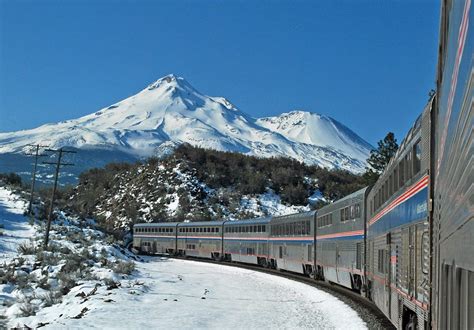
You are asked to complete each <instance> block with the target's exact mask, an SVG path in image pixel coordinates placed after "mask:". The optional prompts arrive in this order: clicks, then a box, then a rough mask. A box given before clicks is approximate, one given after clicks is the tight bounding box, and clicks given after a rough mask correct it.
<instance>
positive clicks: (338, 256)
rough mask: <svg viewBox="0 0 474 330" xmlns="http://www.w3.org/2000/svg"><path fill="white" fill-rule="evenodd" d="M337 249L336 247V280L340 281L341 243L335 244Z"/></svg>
mask: <svg viewBox="0 0 474 330" xmlns="http://www.w3.org/2000/svg"><path fill="white" fill-rule="evenodd" d="M335 249H336V255H335V257H336V260H335V263H334V265H335V267H336V280H337V283H339V267H340V266H339V264H340V258H341V255H340V254H339V245H338V244H337V243H336V244H335Z"/></svg>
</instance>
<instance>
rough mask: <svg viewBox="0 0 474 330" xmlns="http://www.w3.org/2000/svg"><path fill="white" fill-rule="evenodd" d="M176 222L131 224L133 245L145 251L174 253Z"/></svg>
mask: <svg viewBox="0 0 474 330" xmlns="http://www.w3.org/2000/svg"><path fill="white" fill-rule="evenodd" d="M178 224H179V223H177V222H165V223H141V224H140V223H139V224H136V225H134V226H133V246H134V247H135V249H137V250H139V251H143V252H145V253H151V254H155V253H160V254H163V253H174V251H176V226H178Z"/></svg>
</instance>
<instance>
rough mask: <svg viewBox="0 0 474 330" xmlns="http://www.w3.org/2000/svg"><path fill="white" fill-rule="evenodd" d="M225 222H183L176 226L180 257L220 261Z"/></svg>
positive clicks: (177, 248) (177, 249) (177, 246)
mask: <svg viewBox="0 0 474 330" xmlns="http://www.w3.org/2000/svg"><path fill="white" fill-rule="evenodd" d="M223 224H224V222H223V221H207V222H183V223H179V224H178V225H177V226H176V229H177V235H176V251H177V254H178V255H186V256H191V257H198V258H209V259H216V260H219V259H220V258H221V256H222V235H223V228H222V225H223Z"/></svg>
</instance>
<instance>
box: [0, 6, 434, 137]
mask: <svg viewBox="0 0 474 330" xmlns="http://www.w3.org/2000/svg"><path fill="white" fill-rule="evenodd" d="M439 8H440V5H439V1H436V0H413V1H410V0H393V1H392V0H373V1H369V0H360V1H358V0H335V1H259V2H257V1H250V0H248V1H205V0H203V1H131V0H130V1H118V0H115V1H112V0H107V1H106V0H102V1H87V0H81V1H77V0H71V1H51V0H49V1H25V0H23V1H20V0H16V1H15V0H0V131H1V132H6V131H13V130H19V129H27V128H33V127H36V126H39V125H41V124H44V123H47V122H56V121H60V120H65V119H71V118H76V117H79V116H82V115H85V114H89V113H92V112H94V111H96V110H98V109H100V108H102V107H104V106H108V105H110V104H112V103H115V102H117V101H119V100H121V99H123V98H125V97H128V96H130V95H132V94H135V93H136V92H138V91H139V90H141V89H143V88H144V87H145V86H146V85H147V84H149V83H151V82H152V81H154V80H156V79H158V78H160V77H161V76H164V75H166V74H169V73H175V74H177V75H180V76H183V77H184V78H186V79H187V80H188V81H189V82H190V83H191V84H192V85H193V86H194V87H195V88H196V89H198V90H199V91H201V92H202V93H204V94H207V95H212V96H224V97H226V98H228V99H229V100H230V101H231V102H233V103H234V104H235V105H236V106H237V107H239V108H240V109H241V110H242V111H244V112H246V113H248V114H250V115H252V116H254V117H261V116H272V115H277V114H279V113H282V112H287V111H290V110H293V109H300V110H307V111H312V112H317V113H323V114H326V115H329V116H331V117H333V118H335V119H337V120H339V121H341V122H342V123H344V124H345V125H347V126H349V127H350V128H352V129H353V130H354V131H355V132H356V133H358V134H359V135H361V136H362V137H363V138H365V139H366V140H367V141H368V142H370V143H372V144H374V145H375V143H376V141H378V140H379V139H381V138H383V137H384V136H385V134H386V133H387V132H388V131H394V132H395V134H396V136H397V138H398V140H399V141H401V140H402V138H403V136H404V134H405V133H406V132H407V131H408V129H409V127H410V126H411V124H412V122H413V121H414V120H415V119H416V117H417V115H418V114H419V113H420V112H421V110H422V108H423V106H424V105H425V103H426V101H427V100H428V92H429V90H430V89H431V88H434V85H435V84H434V81H435V68H436V61H437V44H438V25H439Z"/></svg>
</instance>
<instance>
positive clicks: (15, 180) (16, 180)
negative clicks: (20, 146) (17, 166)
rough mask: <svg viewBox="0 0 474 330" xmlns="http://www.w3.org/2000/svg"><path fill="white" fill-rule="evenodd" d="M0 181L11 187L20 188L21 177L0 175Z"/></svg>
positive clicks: (10, 174)
mask: <svg viewBox="0 0 474 330" xmlns="http://www.w3.org/2000/svg"><path fill="white" fill-rule="evenodd" d="M0 180H2V181H3V182H5V183H6V184H10V185H12V186H21V177H20V176H19V175H18V174H16V173H13V172H11V173H8V174H7V173H0Z"/></svg>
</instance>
